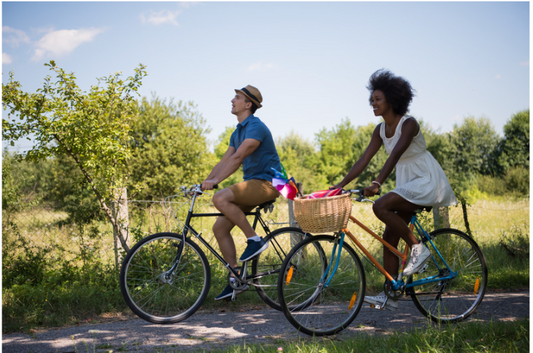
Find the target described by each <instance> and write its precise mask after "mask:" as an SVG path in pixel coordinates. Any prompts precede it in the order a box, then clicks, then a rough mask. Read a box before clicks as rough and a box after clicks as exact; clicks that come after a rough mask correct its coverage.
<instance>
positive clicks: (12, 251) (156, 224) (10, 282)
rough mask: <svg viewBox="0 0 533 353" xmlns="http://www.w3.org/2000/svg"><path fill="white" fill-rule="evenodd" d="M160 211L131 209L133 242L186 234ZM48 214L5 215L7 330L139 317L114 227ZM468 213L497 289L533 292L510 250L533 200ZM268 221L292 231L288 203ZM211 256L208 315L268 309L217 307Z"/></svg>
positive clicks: (204, 222)
mask: <svg viewBox="0 0 533 353" xmlns="http://www.w3.org/2000/svg"><path fill="white" fill-rule="evenodd" d="M152 206H153V207H140V206H139V205H135V204H131V205H130V229H131V236H132V238H133V239H132V240H133V242H132V244H133V243H134V242H135V241H137V240H139V239H141V238H142V237H144V236H147V235H149V234H152V233H156V232H161V231H174V232H176V231H179V229H180V227H179V225H177V224H176V223H173V222H172V221H170V219H169V215H168V212H164V210H163V209H162V208H161V207H160V206H159V205H155V206H154V205H152ZM181 206H182V207H181V208H179V211H178V213H180V212H181V213H180V214H183V212H184V210H185V211H186V210H187V207H186V204H185V206H184V205H181ZM199 206H200V210H202V211H204V212H213V211H214V210H213V209H212V207H210V206H209V204H208V203H204V204H202V205H199ZM43 212H44V210H42V209H41V210H39V209H34V210H31V212H30V211H25V213H24V214H10V215H4V217H3V224H2V225H3V228H2V236H3V241H2V252H3V258H2V270H3V278H2V284H3V286H2V308H3V316H2V319H3V326H2V330H3V332H12V331H20V330H26V329H28V328H33V327H43V326H46V327H48V326H60V325H64V324H68V323H72V322H77V321H84V320H87V319H89V318H91V319H93V320H94V319H97V318H98V316H100V315H103V314H110V313H111V314H113V315H118V314H126V315H131V312H130V311H129V309H127V307H126V305H125V304H124V301H123V300H122V297H121V294H120V290H119V285H118V273H117V271H116V269H115V268H114V257H113V256H114V254H113V241H112V231H111V227H110V226H109V225H108V224H106V223H92V224H89V225H84V226H82V225H75V224H65V219H66V218H67V217H66V214H64V213H61V212H53V211H46V212H45V213H46V214H47V217H46V218H42V217H37V216H38V215H42V214H43ZM352 213H353V214H354V215H355V216H356V217H357V218H358V219H360V220H361V221H362V222H363V223H365V224H367V225H368V226H369V227H370V228H371V229H373V230H374V231H375V232H376V233H377V234H381V232H382V230H383V225H382V224H381V223H380V222H379V221H378V220H377V218H376V217H375V216H374V215H373V213H372V210H371V205H369V204H354V207H353V212H352ZM468 215H469V221H470V227H471V229H472V233H473V237H474V239H475V240H476V241H477V242H478V244H479V245H480V247H481V249H482V250H483V252H484V253H485V257H486V260H487V265H488V268H489V281H488V288H489V290H491V289H492V290H496V289H505V290H509V289H511V290H512V289H520V288H525V287H528V286H529V256H522V255H523V254H521V253H520V252H517V253H516V254H513V253H512V252H509V250H508V249H520V248H527V249H529V201H527V200H525V201H514V202H510V201H486V200H484V201H479V202H477V203H475V204H474V205H472V206H471V207H469V214H468ZM265 218H268V219H271V220H272V223H270V225H269V226H270V227H271V229H275V228H277V227H282V226H287V225H288V224H287V223H288V221H289V220H288V212H287V203H286V201H284V200H280V201H278V202H277V203H276V208H275V209H274V212H273V213H272V214H267V215H265ZM420 219H421V222H422V223H423V225H424V227H427V229H428V230H430V229H431V227H432V216H431V214H430V213H426V214H424V215H422V216H421V217H420ZM213 222H214V219H213V218H199V219H197V220H195V221H194V224H193V225H194V227H195V229H196V230H197V231H198V232H199V233H202V236H203V237H204V238H205V239H207V240H208V242H209V243H210V245H211V246H213V247H214V248H215V249H218V246H217V244H216V240H215V239H214V236H213V235H212V231H211V228H212V225H213ZM450 223H451V226H452V227H454V228H459V229H461V230H465V226H464V222H463V218H462V210H461V208H460V207H451V208H450ZM350 229H351V231H352V232H353V233H354V234H355V235H356V236H357V237H358V239H359V240H360V241H361V242H362V243H363V244H364V246H365V247H367V249H369V250H370V252H371V253H372V254H373V255H374V256H375V257H376V259H377V260H378V261H380V262H381V261H382V249H381V245H380V244H379V243H377V242H376V241H374V240H373V239H372V238H371V237H370V236H369V235H368V234H366V233H363V232H362V231H361V230H358V229H357V228H356V226H355V227H354V226H350ZM233 235H234V239H235V243H236V245H237V253H238V254H240V253H241V252H242V251H243V250H244V247H245V245H246V244H245V237H244V235H243V234H242V232H240V230H238V229H235V231H234V233H233ZM260 235H262V234H261V232H260ZM505 245H507V247H505ZM354 247H355V246H354ZM203 250H204V251H205V252H206V254H207V256H208V259H209V263H210V264H211V270H212V272H211V273H212V281H211V283H212V285H211V290H210V293H209V296H208V298H207V300H206V302H205V304H204V306H203V308H204V309H207V310H210V309H213V308H219V307H222V306H223V307H224V308H227V309H229V310H231V309H237V308H242V307H243V306H249V305H254V306H257V305H263V303H262V301H261V300H260V299H259V297H258V295H257V294H256V293H254V292H253V291H248V292H246V293H243V294H242V295H240V296H239V300H238V301H235V302H231V303H229V304H228V303H220V302H215V301H214V300H213V297H214V296H216V295H217V294H218V293H219V292H220V291H221V290H222V289H223V288H224V287H225V285H226V283H227V282H226V280H227V279H226V276H227V271H226V270H225V269H224V268H223V267H222V266H221V265H220V264H219V263H218V260H216V258H215V257H214V256H212V255H211V254H209V252H208V251H207V250H206V249H205V248H204V249H203ZM363 263H364V266H365V271H366V278H367V293H376V292H379V291H381V290H382V286H383V280H384V279H383V276H382V275H381V273H379V272H378V271H377V270H376V269H375V268H373V266H371V264H370V263H368V262H367V261H364V260H363Z"/></svg>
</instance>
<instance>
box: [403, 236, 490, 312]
mask: <svg viewBox="0 0 533 353" xmlns="http://www.w3.org/2000/svg"><path fill="white" fill-rule="evenodd" d="M429 235H430V238H431V239H432V242H433V243H434V244H435V246H436V247H437V249H438V250H439V252H440V253H441V255H442V257H443V258H444V259H445V260H446V262H447V263H448V265H449V266H450V269H451V270H452V271H456V272H457V277H456V278H453V279H450V280H443V281H438V282H432V283H426V284H423V285H417V286H414V287H412V288H409V290H408V294H410V295H411V299H412V300H413V302H414V304H415V306H416V307H417V308H418V310H419V311H420V312H421V313H422V314H423V315H424V316H426V317H429V318H430V319H431V320H432V321H434V322H459V321H462V320H464V319H466V318H468V317H469V316H470V315H472V314H473V313H474V311H475V310H476V309H477V307H478V306H479V305H480V304H481V301H482V300H483V297H484V295H485V291H486V289H487V281H488V270H487V264H486V262H485V257H484V255H483V252H482V251H481V249H480V248H479V246H478V245H477V243H476V242H475V241H474V240H473V239H472V238H471V237H470V236H468V235H467V234H465V233H463V232H461V231H460V230H457V229H451V228H443V229H438V230H435V231H433V232H431V233H430V234H429ZM424 242H425V243H427V239H425V241H424ZM428 248H429V249H430V250H431V253H432V255H433V256H432V259H430V260H429V261H428V262H427V264H428V268H427V269H426V270H425V271H424V272H423V273H421V274H418V275H417V274H414V275H412V276H410V277H409V279H408V281H407V284H410V283H412V282H413V280H415V278H414V277H415V276H416V280H420V279H422V278H427V277H428V276H433V275H438V274H439V268H441V269H443V268H444V269H445V268H446V267H445V266H444V264H443V263H442V260H441V259H440V257H438V255H437V254H436V252H435V249H434V248H433V247H432V246H431V245H429V246H428ZM446 271H447V270H442V274H444V275H445V274H446Z"/></svg>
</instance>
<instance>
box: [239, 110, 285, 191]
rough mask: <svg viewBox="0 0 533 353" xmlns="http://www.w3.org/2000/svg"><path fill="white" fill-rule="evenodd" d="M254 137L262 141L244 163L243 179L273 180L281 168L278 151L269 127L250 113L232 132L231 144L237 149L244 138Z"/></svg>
mask: <svg viewBox="0 0 533 353" xmlns="http://www.w3.org/2000/svg"><path fill="white" fill-rule="evenodd" d="M250 138H251V139H254V140H258V141H259V142H261V144H260V145H259V147H257V149H256V150H255V151H253V152H252V153H251V154H250V155H249V156H248V157H246V158H245V159H244V162H243V163H242V170H243V174H244V175H243V179H244V180H251V179H262V180H268V181H272V178H273V177H274V171H273V170H272V168H274V169H276V170H281V164H280V161H279V156H278V151H277V150H276V146H275V145H274V140H273V139H272V134H271V133H270V130H269V129H268V127H267V126H266V125H265V124H264V123H263V122H262V121H261V120H260V119H259V118H257V117H255V116H253V115H250V116H248V117H247V118H246V119H244V121H243V122H242V123H240V124H237V128H236V129H235V131H233V133H232V134H231V137H230V140H229V145H230V146H232V147H235V150H237V149H238V148H239V147H240V146H241V144H242V143H243V141H244V140H246V139H250Z"/></svg>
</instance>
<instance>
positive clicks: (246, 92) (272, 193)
mask: <svg viewBox="0 0 533 353" xmlns="http://www.w3.org/2000/svg"><path fill="white" fill-rule="evenodd" d="M262 101H263V97H262V96H261V92H259V90H258V89H257V88H255V87H253V86H250V85H248V86H246V87H244V88H242V89H236V90H235V97H234V98H233V99H232V100H231V105H232V108H231V113H232V114H234V115H236V116H237V120H238V122H239V123H238V124H237V128H236V129H235V131H234V132H233V133H232V135H231V138H230V144H229V147H228V150H227V151H226V153H225V154H224V156H223V157H222V159H221V160H220V162H219V163H218V164H217V165H216V166H215V167H214V168H213V170H212V171H211V173H210V174H209V176H208V177H207V179H206V180H204V182H203V183H202V190H211V189H213V187H214V186H215V185H217V184H219V183H221V182H222V181H223V180H225V179H226V178H227V177H229V176H230V175H232V174H233V173H234V172H235V171H236V170H237V169H239V167H240V166H241V165H242V166H243V174H244V175H243V179H244V181H242V182H240V183H237V184H234V185H231V186H229V187H227V188H225V189H222V190H220V191H218V192H217V193H216V194H215V195H214V196H213V204H214V206H215V207H216V208H217V209H218V210H219V211H220V212H221V213H223V214H224V216H221V217H218V218H217V220H216V222H215V224H214V225H213V233H214V234H215V238H216V239H217V242H218V245H219V247H220V251H221V252H222V256H223V257H224V259H225V260H226V261H227V262H228V263H229V265H230V266H232V267H234V268H236V267H237V265H238V264H237V251H236V249H235V243H234V242H233V238H232V236H231V230H232V229H233V227H235V226H238V227H239V228H240V229H241V230H242V231H243V233H244V235H245V236H246V238H247V247H246V249H245V251H244V253H243V254H242V256H241V257H240V258H239V261H241V262H244V261H247V260H249V259H251V258H253V257H255V256H257V255H258V254H260V253H261V252H263V251H264V250H266V249H267V248H268V243H266V242H265V240H264V239H263V238H261V237H259V236H258V235H257V234H256V233H255V231H254V229H253V228H252V226H251V225H250V223H249V222H248V220H247V219H246V215H245V214H244V212H248V211H251V210H252V209H253V208H254V207H256V206H257V205H260V204H262V203H264V202H267V201H270V200H273V199H275V198H277V197H278V196H279V195H280V194H279V192H278V191H277V190H276V189H275V188H274V187H273V186H272V183H271V181H272V178H273V177H274V171H273V170H272V168H274V169H276V170H281V166H280V160H279V156H278V152H277V151H276V147H275V145H274V140H273V139H272V134H271V133H270V130H269V129H268V128H267V127H266V125H265V124H264V123H263V122H262V121H261V120H259V118H257V117H255V116H254V115H253V114H254V113H255V111H256V110H257V109H259V108H261V107H262V105H261V103H262ZM232 280H233V279H232ZM247 289H248V286H243V287H241V288H240V289H239V290H236V294H240V293H242V292H244V291H245V290H247ZM232 295H233V288H232V287H231V286H230V285H228V286H226V288H225V289H224V291H223V292H222V293H220V294H219V295H218V296H217V297H216V298H215V300H221V299H226V298H229V297H231V296H232Z"/></svg>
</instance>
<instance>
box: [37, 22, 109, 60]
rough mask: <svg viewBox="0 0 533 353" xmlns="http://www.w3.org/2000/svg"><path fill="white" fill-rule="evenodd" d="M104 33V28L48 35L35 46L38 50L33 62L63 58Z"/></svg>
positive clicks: (56, 32)
mask: <svg viewBox="0 0 533 353" xmlns="http://www.w3.org/2000/svg"><path fill="white" fill-rule="evenodd" d="M103 31H104V29H102V28H90V29H62V30H58V31H52V32H50V33H47V34H46V35H45V36H44V37H42V38H41V39H40V40H39V41H38V42H37V43H36V44H35V46H36V49H35V53H34V55H33V57H32V60H33V61H39V60H41V59H42V58H43V57H44V56H46V55H52V56H54V57H61V56H64V55H67V54H70V53H71V52H72V51H73V50H74V49H76V48H77V47H78V46H79V45H80V44H82V43H85V42H90V41H92V40H93V39H94V37H96V36H97V35H98V34H100V33H102V32H103Z"/></svg>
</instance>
